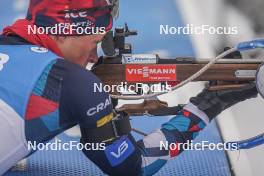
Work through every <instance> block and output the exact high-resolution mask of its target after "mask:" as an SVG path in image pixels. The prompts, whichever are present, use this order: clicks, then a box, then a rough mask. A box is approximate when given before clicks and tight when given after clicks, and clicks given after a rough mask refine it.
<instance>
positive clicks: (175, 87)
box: [110, 48, 236, 100]
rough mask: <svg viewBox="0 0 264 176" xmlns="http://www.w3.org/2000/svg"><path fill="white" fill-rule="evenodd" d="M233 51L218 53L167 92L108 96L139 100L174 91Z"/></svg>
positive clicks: (232, 49) (233, 49)
mask: <svg viewBox="0 0 264 176" xmlns="http://www.w3.org/2000/svg"><path fill="white" fill-rule="evenodd" d="M234 51H236V49H235V48H231V49H229V50H227V51H225V52H223V53H221V54H220V55H218V56H217V57H216V58H214V59H213V60H211V61H210V62H209V63H208V64H206V65H205V66H204V67H203V68H201V69H200V70H199V71H198V72H196V73H195V74H193V75H192V76H190V77H189V78H187V79H186V80H184V81H182V82H180V83H179V84H177V85H176V86H174V87H172V88H171V90H170V91H168V92H157V93H153V94H148V95H138V96H125V95H113V94H110V96H111V97H112V98H116V99H122V100H139V99H149V98H153V97H157V96H159V95H163V94H166V93H169V92H172V91H175V90H177V89H179V88H180V87H182V86H184V85H185V84H187V83H189V82H191V81H193V80H195V79H196V78H198V77H199V76H201V75H202V74H203V73H204V72H205V71H207V70H208V69H209V68H210V67H211V66H212V65H214V64H215V63H216V62H217V61H218V60H219V59H221V58H223V57H225V56H227V55H229V54H231V53H233V52H234Z"/></svg>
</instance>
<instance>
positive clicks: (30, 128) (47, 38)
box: [0, 0, 257, 176]
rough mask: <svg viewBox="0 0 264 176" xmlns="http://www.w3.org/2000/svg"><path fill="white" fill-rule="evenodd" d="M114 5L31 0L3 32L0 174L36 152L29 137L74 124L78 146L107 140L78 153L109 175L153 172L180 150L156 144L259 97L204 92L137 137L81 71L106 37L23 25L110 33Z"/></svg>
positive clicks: (184, 135) (181, 138)
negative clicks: (30, 31) (100, 29)
mask: <svg viewBox="0 0 264 176" xmlns="http://www.w3.org/2000/svg"><path fill="white" fill-rule="evenodd" d="M116 3H118V2H117V1H113V2H110V1H109V0H74V1H66V0H65V1H64V0H60V1H56V0H44V1H40V0H31V1H30V7H29V10H28V14H27V18H26V19H22V20H18V21H16V22H15V23H14V24H13V25H12V26H9V27H6V28H5V29H4V31H3V35H2V36H1V37H0V58H1V59H0V82H1V84H0V144H1V145H0V175H1V174H3V173H5V172H6V171H7V170H8V169H9V168H11V167H12V166H13V165H14V164H16V162H18V161H19V160H21V159H23V158H24V157H27V156H28V155H30V154H31V153H32V152H33V151H29V150H28V149H27V142H28V141H36V142H37V143H44V142H47V141H49V140H51V139H53V138H54V137H55V136H56V135H58V134H60V133H61V132H63V131H65V130H67V129H69V128H71V127H73V126H75V125H77V124H79V125H80V128H81V134H82V137H81V142H82V143H83V144H85V143H91V142H105V143H106V149H105V150H103V151H100V150H98V151H90V150H83V152H84V154H85V155H86V156H87V157H88V158H89V159H90V160H91V161H93V162H94V163H95V164H96V165H97V166H98V167H99V168H100V169H101V170H102V171H104V172H105V173H106V174H109V175H132V176H135V175H153V174H154V173H156V172H157V171H158V170H160V168H162V166H164V165H165V163H166V162H167V160H168V159H170V158H172V157H175V156H178V155H179V154H180V153H181V152H182V151H183V149H182V148H177V149H175V150H160V149H159V145H160V142H161V141H163V142H165V141H168V142H169V144H170V143H186V142H187V141H190V140H193V139H194V138H195V137H196V136H197V135H198V134H199V132H200V131H201V130H202V129H204V127H205V126H206V125H207V124H209V123H210V121H211V120H212V119H213V118H214V117H216V116H217V115H218V114H219V113H221V112H222V111H223V110H225V109H226V108H228V107H230V106H232V105H234V104H236V103H238V102H240V101H243V100H246V99H248V98H252V97H255V96H256V95H257V91H256V88H255V85H254V84H251V85H249V86H246V87H243V88H241V89H236V90H226V91H208V90H206V89H205V90H204V91H203V92H202V93H200V94H198V95H197V96H196V97H193V98H191V99H190V102H189V103H188V104H187V105H186V106H185V107H184V108H183V109H182V111H181V112H179V114H178V115H177V116H175V117H173V118H171V119H170V120H169V121H168V122H166V123H164V124H162V126H161V128H159V129H157V130H155V131H154V132H152V133H150V134H149V135H147V136H146V137H144V138H143V139H142V140H139V141H135V139H134V138H133V136H132V135H131V133H130V129H129V120H128V117H127V116H126V114H124V113H123V112H115V111H113V105H112V103H111V99H110V97H109V95H108V94H107V93H106V92H94V91H93V84H94V83H98V84H99V83H100V80H99V79H98V78H97V77H96V76H95V75H93V74H92V73H91V72H89V71H87V70H85V69H84V68H82V67H84V66H85V65H86V64H87V63H88V62H96V61H97V56H96V45H97V43H98V42H100V41H101V40H102V38H103V36H104V35H103V34H93V35H84V34H82V35H80V34H76V33H73V34H71V35H68V34H67V35H46V34H36V35H33V34H30V35H29V34H28V33H27V32H28V31H27V28H28V26H32V27H33V26H34V25H36V26H37V27H51V26H54V25H55V24H58V23H70V24H74V25H77V26H81V27H83V28H85V27H89V26H91V27H104V28H105V30H106V31H108V30H110V29H111V28H112V22H113V15H112V13H113V12H114V11H115V7H116V6H112V5H116ZM113 9H114V10H113ZM42 47H45V48H47V49H45V48H42ZM61 58H64V59H61ZM73 63H74V64H73ZM77 64H78V65H77ZM80 65H81V66H82V67H81V66H80ZM116 118H117V119H118V120H115V119H116ZM113 124H115V125H113ZM120 124H121V125H120Z"/></svg>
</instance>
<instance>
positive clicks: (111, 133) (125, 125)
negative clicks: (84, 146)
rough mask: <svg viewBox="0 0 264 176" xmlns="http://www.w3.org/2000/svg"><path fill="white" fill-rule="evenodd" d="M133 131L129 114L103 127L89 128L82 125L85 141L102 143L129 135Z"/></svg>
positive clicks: (83, 139)
mask: <svg viewBox="0 0 264 176" xmlns="http://www.w3.org/2000/svg"><path fill="white" fill-rule="evenodd" d="M130 131H131V125H130V121H129V116H123V117H122V118H120V119H115V120H112V121H110V122H109V123H107V124H105V125H104V126H102V127H98V128H93V129H90V128H89V129H88V128H84V127H81V133H82V141H84V142H85V143H102V142H108V141H112V140H113V139H116V138H118V137H120V136H123V135H128V134H129V133H130Z"/></svg>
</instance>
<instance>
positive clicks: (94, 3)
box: [27, 0, 119, 65]
mask: <svg viewBox="0 0 264 176" xmlns="http://www.w3.org/2000/svg"><path fill="white" fill-rule="evenodd" d="M118 5H119V4H118V0H30V6H29V9H28V14H27V19H28V20H30V21H31V22H33V23H34V24H35V25H36V26H38V27H42V28H43V27H45V29H46V30H48V31H49V34H50V36H51V38H52V39H54V41H55V42H56V43H57V46H58V47H59V49H60V50H61V52H62V54H63V56H64V58H65V59H67V60H70V61H71V62H74V63H77V64H80V65H86V64H87V63H88V62H96V61H97V44H98V43H99V42H100V41H101V40H102V39H103V37H104V35H105V33H106V32H107V31H109V30H111V28H112V25H113V17H116V16H117V14H118ZM43 29H44V28H43Z"/></svg>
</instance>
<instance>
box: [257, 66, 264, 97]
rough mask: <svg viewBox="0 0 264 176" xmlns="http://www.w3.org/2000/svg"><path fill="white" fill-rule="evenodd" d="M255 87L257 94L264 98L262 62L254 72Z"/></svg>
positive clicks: (263, 68)
mask: <svg viewBox="0 0 264 176" xmlns="http://www.w3.org/2000/svg"><path fill="white" fill-rule="evenodd" d="M256 87H257V90H258V92H259V94H260V95H261V96H262V98H264V64H262V65H261V66H260V67H259V68H258V71H257V74H256Z"/></svg>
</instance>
